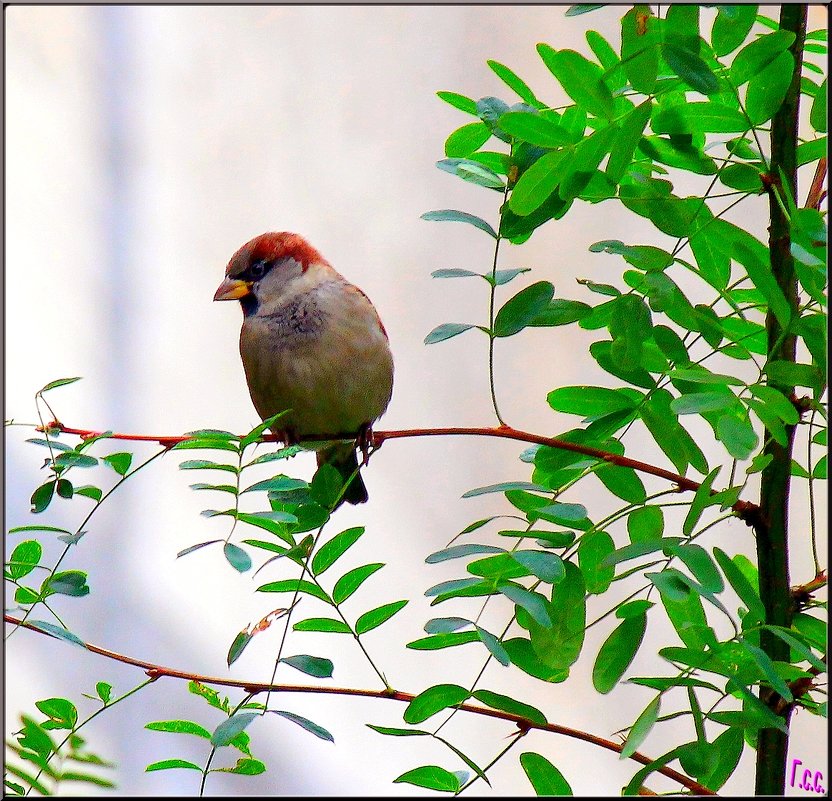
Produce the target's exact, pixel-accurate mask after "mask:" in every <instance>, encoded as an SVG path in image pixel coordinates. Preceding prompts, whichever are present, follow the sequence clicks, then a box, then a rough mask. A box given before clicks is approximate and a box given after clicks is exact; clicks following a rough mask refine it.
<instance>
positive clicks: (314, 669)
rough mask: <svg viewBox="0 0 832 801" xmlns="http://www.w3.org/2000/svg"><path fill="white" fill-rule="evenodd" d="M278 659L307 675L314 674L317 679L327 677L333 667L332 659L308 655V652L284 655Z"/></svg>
mask: <svg viewBox="0 0 832 801" xmlns="http://www.w3.org/2000/svg"><path fill="white" fill-rule="evenodd" d="M280 661H281V662H285V663H286V664H287V665H289V666H290V667H293V668H294V669H295V670H299V671H300V672H301V673H305V674H306V675H307V676H315V677H316V678H318V679H328V678H329V677H330V676H331V675H332V671H333V669H334V665H333V664H332V660H330V659H325V658H324V657H322V656H309V654H298V655H296V656H284V657H281V659H280Z"/></svg>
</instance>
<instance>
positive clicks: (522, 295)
mask: <svg viewBox="0 0 832 801" xmlns="http://www.w3.org/2000/svg"><path fill="white" fill-rule="evenodd" d="M554 294H555V288H554V286H552V284H551V283H549V281H538V282H537V283H534V284H532V285H531V286H527V287H526V288H525V289H521V290H520V292H518V293H517V294H516V295H515V296H514V297H513V298H511V299H510V300H508V301H506V303H505V304H504V305H503V307H502V308H501V309H500V310H499V311H498V312H497V317H496V318H495V320H494V335H495V336H498V337H510V336H513V335H514V334H516V333H517V332H518V331H522V330H523V329H524V328H525V327H526V326H527V325H529V324H530V323H531V322H532V321H533V320H534V319H535V317H537V315H538V314H540V312H541V311H543V309H544V308H546V307H547V306H548V305H549V302H550V301H551V300H552V297H553V296H554Z"/></svg>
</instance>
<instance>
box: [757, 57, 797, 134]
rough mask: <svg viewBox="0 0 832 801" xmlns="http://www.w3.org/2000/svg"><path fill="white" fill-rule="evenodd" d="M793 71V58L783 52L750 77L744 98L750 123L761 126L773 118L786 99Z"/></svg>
mask: <svg viewBox="0 0 832 801" xmlns="http://www.w3.org/2000/svg"><path fill="white" fill-rule="evenodd" d="M793 71H794V56H792V54H791V53H790V52H789V51H788V50H784V51H783V52H782V53H780V55H778V56H777V58H775V59H774V61H772V62H771V63H770V64H769V65H768V66H766V67H765V69H763V70H761V71H760V72H757V73H755V74H754V75H753V76H752V78H751V80H750V81H749V83H748V92H747V94H746V98H745V110H746V113H747V114H748V117H749V119H750V120H751V122H753V123H754V124H755V125H762V124H763V123H764V122H767V121H768V120H770V119H771V118H772V117H773V116H774V114H775V112H776V111H777V109H779V108H780V105H781V104H782V102H783V99H784V98H785V97H786V91H787V90H788V88H789V84H790V83H791V80H792V72H793Z"/></svg>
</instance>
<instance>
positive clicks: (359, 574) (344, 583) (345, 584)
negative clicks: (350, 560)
mask: <svg viewBox="0 0 832 801" xmlns="http://www.w3.org/2000/svg"><path fill="white" fill-rule="evenodd" d="M382 567H384V563H383V562H374V563H372V564H368V565H362V566H361V567H356V568H353V569H352V570H350V571H348V572H347V573H345V574H344V575H343V576H341V578H339V579H338V581H336V582H335V587H334V588H333V590H332V600H333V602H334V603H335V604H336V605H338V604H342V603H344V601H346V600H347V598H349V597H350V596H351V595H352V594H353V593H354V592H355V591H356V590H357V589H358V588H359V587H360V586H361V585H362V584H363V583H364V582H365V581H366V580H367V579H368V578H369V577H370V576H372V575H373V573H375V572H376V570H380V569H381V568H382Z"/></svg>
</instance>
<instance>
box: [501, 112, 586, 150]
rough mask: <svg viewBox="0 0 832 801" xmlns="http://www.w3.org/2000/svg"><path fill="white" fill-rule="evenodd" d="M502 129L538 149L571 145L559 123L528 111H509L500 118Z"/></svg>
mask: <svg viewBox="0 0 832 801" xmlns="http://www.w3.org/2000/svg"><path fill="white" fill-rule="evenodd" d="M500 127H501V128H502V129H503V130H504V131H505V132H506V133H507V134H508V135H509V136H513V137H514V138H515V139H521V140H522V141H524V142H528V143H529V144H531V145H537V146H538V147H552V148H557V147H564V146H565V145H569V144H570V143H571V139H570V138H569V135H568V134H567V133H566V131H565V130H564V129H563V128H562V127H561V126H560V125H558V124H557V123H555V122H552V121H551V120H548V119H546V118H545V117H542V116H541V115H540V114H532V113H530V112H528V111H508V112H506V113H505V114H503V115H502V116H501V117H500Z"/></svg>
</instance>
